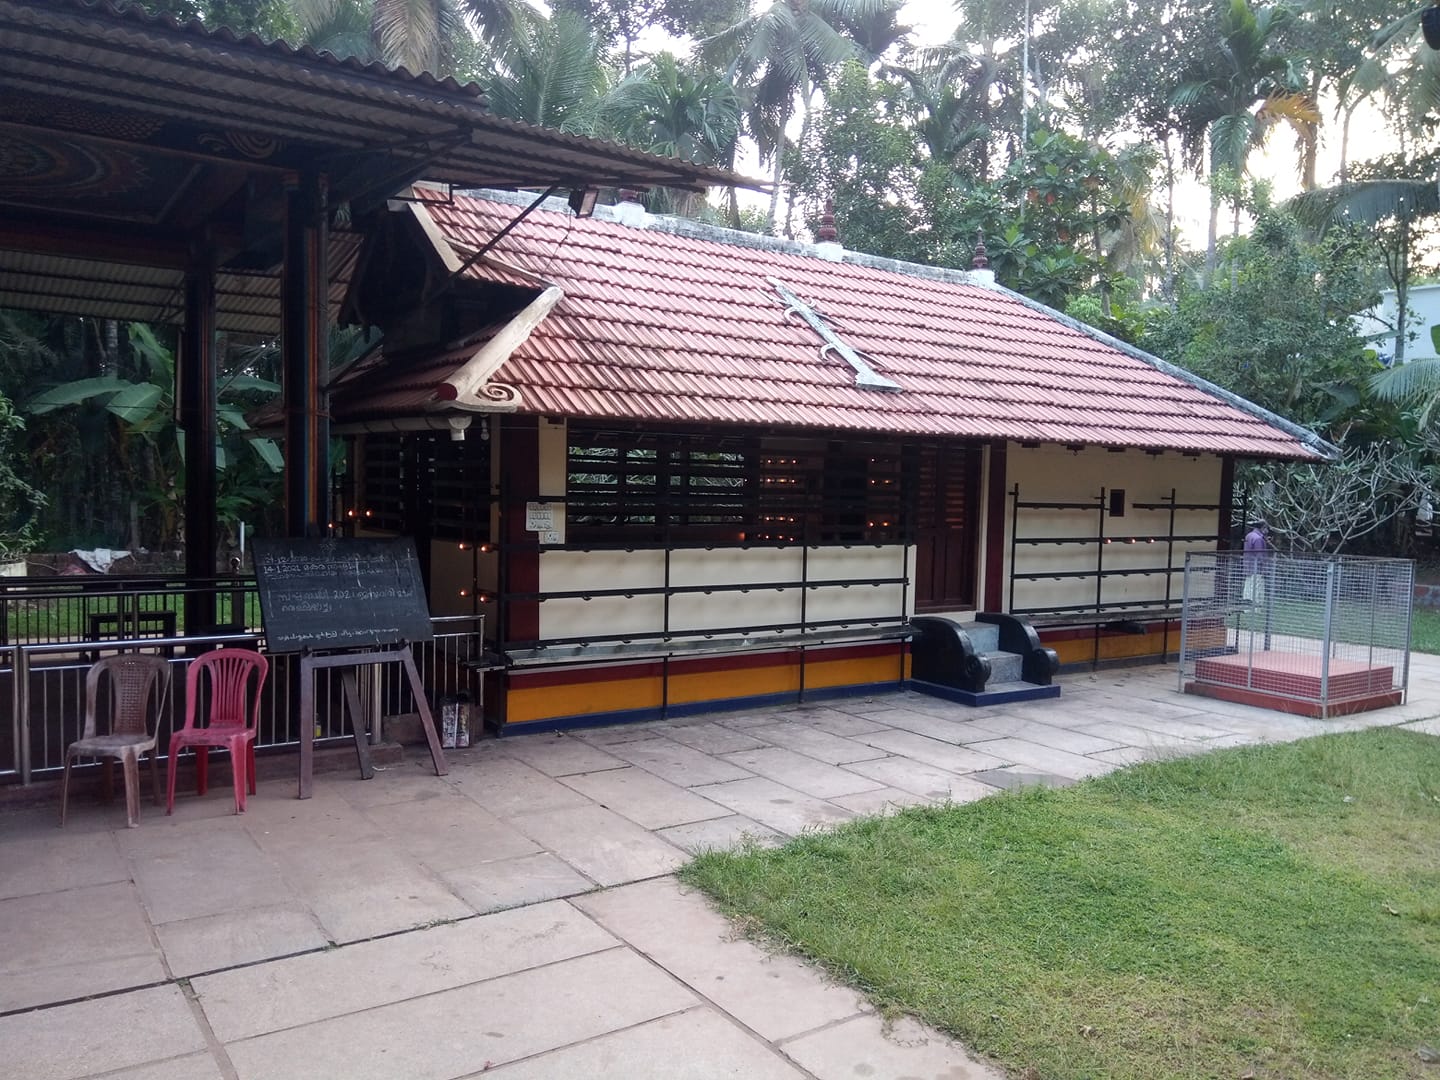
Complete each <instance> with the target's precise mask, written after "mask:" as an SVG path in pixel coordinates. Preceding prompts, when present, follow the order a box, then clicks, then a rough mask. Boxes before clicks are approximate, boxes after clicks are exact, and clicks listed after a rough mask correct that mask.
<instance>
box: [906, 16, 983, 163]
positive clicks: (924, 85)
mask: <svg viewBox="0 0 1440 1080" xmlns="http://www.w3.org/2000/svg"><path fill="white" fill-rule="evenodd" d="M918 60H919V65H918V66H917V67H914V68H911V67H905V66H902V65H898V64H897V65H892V64H887V65H885V66H883V67H882V68H881V72H882V73H883V74H885V75H887V76H889V77H891V78H894V79H899V80H900V81H901V82H903V83H904V84H905V87H906V96H907V97H908V98H909V99H910V102H911V105H912V106H913V107H914V109H915V112H916V119H915V133H916V135H918V136H919V138H920V142H921V143H922V144H923V145H924V147H925V149H926V151H927V152H928V154H929V157H930V160H931V161H933V162H936V163H937V164H941V165H948V166H950V167H951V168H955V169H960V168H961V165H962V161H964V160H965V159H967V158H968V159H969V164H970V165H971V168H972V170H973V172H974V174H975V176H976V178H977V179H980V180H987V179H989V172H990V138H991V134H992V132H993V127H994V121H993V112H992V110H993V101H992V97H993V91H994V90H995V88H996V86H997V85H998V83H999V80H1000V79H1001V77H1002V74H1003V67H1002V65H1001V64H1000V62H999V61H998V60H997V59H996V58H995V57H993V56H987V55H985V54H984V53H982V52H977V51H975V50H973V49H972V48H971V47H970V46H969V45H967V44H965V43H964V42H962V41H960V40H958V39H952V40H951V41H949V42H947V43H946V44H944V45H940V46H938V47H936V48H933V49H924V50H922V51H921V52H920V54H919V56H918Z"/></svg>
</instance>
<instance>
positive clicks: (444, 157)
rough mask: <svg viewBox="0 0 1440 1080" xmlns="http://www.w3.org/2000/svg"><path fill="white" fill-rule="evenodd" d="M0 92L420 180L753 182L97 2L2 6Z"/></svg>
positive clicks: (473, 92) (434, 87) (457, 93)
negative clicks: (352, 156)
mask: <svg viewBox="0 0 1440 1080" xmlns="http://www.w3.org/2000/svg"><path fill="white" fill-rule="evenodd" d="M0 88H3V89H5V90H7V91H12V92H15V93H20V94H41V95H53V96H55V97H59V98H62V99H65V100H68V101H71V102H88V103H91V104H94V105H98V106H102V107H107V108H108V107H113V106H114V105H116V104H117V103H123V104H124V105H125V106H126V107H127V108H129V109H133V110H134V111H136V112H141V113H144V114H146V115H149V116H153V117H159V118H165V119H172V120H178V121H184V122H187V123H196V124H202V125H203V124H210V125H223V127H224V128H226V129H227V130H232V131H246V132H250V133H252V134H253V135H254V136H255V137H256V138H259V139H278V140H293V141H295V142H298V143H303V144H309V145H314V146H317V147H321V146H323V147H325V148H327V149H328V150H329V152H331V153H332V154H340V153H343V152H345V151H350V152H353V153H357V154H361V155H368V154H373V153H375V152H377V151H379V150H385V151H389V152H392V153H396V154H399V155H401V156H402V157H403V156H407V155H408V157H409V159H410V160H413V161H415V162H417V163H419V162H424V163H426V165H427V166H428V167H426V168H425V169H424V170H423V175H424V176H425V178H426V179H430V180H438V181H441V182H448V183H456V184H467V185H485V186H487V187H499V188H509V187H517V186H534V185H543V184H549V183H561V184H576V185H581V184H589V185H591V186H597V185H615V184H625V185H629V186H637V185H638V186H642V187H643V186H649V185H669V186H680V187H691V188H704V187H706V186H708V185H714V184H727V183H735V182H738V183H740V184H747V183H750V182H749V181H746V180H744V179H742V178H737V177H735V176H734V175H733V174H731V173H728V172H726V171H724V170H720V169H711V168H708V167H705V166H701V165H695V164H692V163H689V162H685V161H680V160H678V159H672V158H664V157H660V156H657V155H654V154H646V153H642V152H640V151H638V150H634V149H632V148H630V147H626V146H621V145H620V144H618V143H610V142H603V141H600V140H596V139H589V138H582V137H580V136H576V135H566V134H562V133H560V132H556V131H549V130H546V129H543V128H537V127H534V126H532V125H530V124H525V123H521V122H518V121H514V120H505V119H502V118H500V117H497V116H494V115H492V114H491V113H489V112H488V111H487V110H486V108H485V103H484V97H483V95H482V94H481V92H480V88H479V87H478V86H476V85H474V84H473V83H472V84H469V85H465V86H462V85H460V84H458V83H456V82H455V80H453V79H445V80H443V81H440V80H436V79H435V78H434V77H432V76H430V75H428V74H421V75H411V74H410V73H409V72H407V71H405V70H403V69H400V70H392V69H389V68H386V67H385V66H384V65H382V64H378V63H369V64H364V63H359V62H357V61H354V60H340V59H337V58H336V57H334V56H332V55H331V54H330V53H320V52H316V51H315V50H313V49H310V48H299V49H297V48H293V47H291V46H290V45H287V44H286V43H284V42H282V41H276V42H265V41H262V40H261V39H260V38H258V37H256V36H254V35H253V34H252V35H247V36H244V37H237V36H236V35H235V34H233V33H232V32H230V31H229V30H224V29H221V30H216V31H210V30H206V29H205V27H204V26H203V25H201V24H200V23H199V22H189V23H185V24H181V23H178V22H176V21H175V20H173V19H170V18H157V17H153V16H150V15H147V14H146V13H144V12H143V11H142V10H139V9H137V8H124V9H117V8H116V7H114V6H113V5H111V4H109V3H105V2H103V0H0ZM415 175H417V176H418V175H420V173H416V174H415ZM412 178H413V177H412ZM408 179H411V178H407V180H408ZM398 186H400V185H399V184H398V183H397V184H395V185H393V186H392V189H391V190H394V188H395V187H398Z"/></svg>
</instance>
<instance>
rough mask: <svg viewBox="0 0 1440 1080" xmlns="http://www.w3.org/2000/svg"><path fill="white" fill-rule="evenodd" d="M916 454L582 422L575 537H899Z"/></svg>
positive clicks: (906, 524) (848, 540) (573, 471)
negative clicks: (616, 427) (623, 428)
mask: <svg viewBox="0 0 1440 1080" xmlns="http://www.w3.org/2000/svg"><path fill="white" fill-rule="evenodd" d="M913 459H914V455H913V453H907V452H905V451H903V450H902V448H901V447H900V446H898V445H894V444H891V445H883V444H876V445H867V444H865V443H862V442H856V441H853V440H824V439H819V438H809V439H782V438H769V437H764V438H751V437H746V436H738V435H731V434H723V433H716V432H695V433H665V434H660V433H654V432H634V431H631V432H623V431H606V430H603V429H598V428H597V429H589V428H585V427H582V426H580V425H572V427H571V440H570V450H569V469H568V473H569V475H568V481H567V485H566V503H567V506H566V526H567V529H568V539H569V540H571V541H579V542H584V541H586V540H593V541H613V542H627V541H628V542H637V543H638V542H654V543H665V542H671V543H684V542H687V541H712V540H713V541H716V542H721V543H724V542H731V543H745V542H757V541H758V542H761V543H774V542H781V543H801V542H804V543H809V544H861V543H873V544H879V543H899V542H902V541H904V540H905V539H907V538H908V537H909V536H910V535H912V533H913V522H912V520H911V519H910V516H909V515H908V514H907V513H906V497H907V491H908V490H910V488H911V487H913V484H912V483H911V482H910V481H909V480H908V479H907V478H908V477H909V476H910V474H911V473H912V472H913Z"/></svg>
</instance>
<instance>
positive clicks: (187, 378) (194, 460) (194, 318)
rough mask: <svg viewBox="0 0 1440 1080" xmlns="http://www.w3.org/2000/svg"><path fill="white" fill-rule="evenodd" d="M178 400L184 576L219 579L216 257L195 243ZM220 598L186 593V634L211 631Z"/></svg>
mask: <svg viewBox="0 0 1440 1080" xmlns="http://www.w3.org/2000/svg"><path fill="white" fill-rule="evenodd" d="M176 378H177V380H178V382H179V386H178V387H177V395H176V396H177V398H178V399H179V406H180V426H181V428H182V430H183V431H184V445H185V576H186V577H188V578H213V577H214V576H215V543H216V536H217V534H218V524H217V522H216V520H215V437H216V433H217V423H216V417H215V412H216V403H215V381H216V357H215V257H214V251H213V249H212V248H211V246H210V244H209V242H208V240H205V241H202V242H199V243H197V244H196V246H195V248H194V250H193V251H192V252H191V258H190V265H189V267H188V268H187V270H186V274H185V325H184V328H183V329H182V330H181V334H180V365H179V368H178V370H177V372H176ZM214 625H215V594H214V593H213V592H210V591H199V592H191V593H187V594H186V597H185V631H186V633H188V634H204V633H208V632H210V630H211V628H212V627H213V626H214Z"/></svg>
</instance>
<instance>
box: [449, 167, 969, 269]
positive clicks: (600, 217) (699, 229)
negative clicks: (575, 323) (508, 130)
mask: <svg viewBox="0 0 1440 1080" xmlns="http://www.w3.org/2000/svg"><path fill="white" fill-rule="evenodd" d="M455 194H456V195H463V196H466V197H468V198H472V199H481V200H484V201H486V202H498V203H504V204H505V205H507V206H529V205H530V204H531V203H532V202H534V201H535V197H534V195H533V193H529V192H524V191H499V190H496V189H494V188H477V189H470V190H463V191H462V190H459V189H457V190H456V191H455ZM537 209H538V210H545V211H549V212H552V213H558V214H565V215H567V216H570V215H571V213H572V212H571V210H570V205H569V203H568V202H566V200H564V199H562V198H559V197H558V196H555V195H551V196H550V197H549V198H547V199H545V200H543V201H542V202H541V203H540V205H539V206H538V207H537ZM593 216H594V218H595V220H597V221H606V222H609V223H611V224H612V225H619V226H621V227H622V228H626V229H633V230H634V231H636V232H649V233H664V234H666V235H669V236H679V237H683V238H685V239H687V240H708V241H710V242H712V243H716V244H726V245H729V246H731V247H745V248H753V249H755V250H758V251H778V252H781V253H782V254H786V255H800V256H804V257H808V258H812V259H819V260H822V261H824V262H828V263H832V264H833V263H834V262H835V260H834V259H827V258H825V256H824V255H822V254H821V253H820V251H819V245H818V244H810V243H806V242H804V241H801V240H790V239H788V238H786V237H783V236H767V235H766V234H765V233H754V232H747V231H745V230H744V229H732V228H730V227H728V226H726V225H711V224H710V223H708V222H704V221H696V220H694V219H693V218H682V217H676V216H674V215H673V214H652V215H650V220H649V222H648V224H646V225H643V226H640V225H633V224H631V223H630V222H628V221H625V220H622V219H621V217H620V215H619V214H618V213H617V212H616V208H615V207H614V206H597V207H595V213H594V215H593ZM841 261H842V262H847V263H853V264H854V265H856V266H864V267H867V268H868V269H871V270H889V271H891V272H892V273H897V274H906V275H908V276H910V277H918V278H927V279H929V280H931V281H943V282H945V283H946V284H949V285H974V286H976V287H978V288H989V287H990V281H991V280H992V277H993V275H990V274H983V275H982V274H977V273H976V272H975V271H973V270H961V269H959V268H956V267H953V266H932V265H930V264H929V263H917V262H908V261H906V260H904V259H892V258H889V257H887V256H884V255H870V254H868V253H866V252H863V251H851V250H849V249H846V250H845V251H844V252H843V255H842V259H841Z"/></svg>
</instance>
